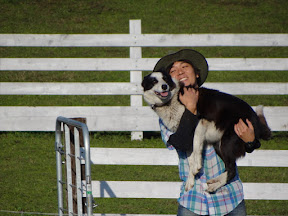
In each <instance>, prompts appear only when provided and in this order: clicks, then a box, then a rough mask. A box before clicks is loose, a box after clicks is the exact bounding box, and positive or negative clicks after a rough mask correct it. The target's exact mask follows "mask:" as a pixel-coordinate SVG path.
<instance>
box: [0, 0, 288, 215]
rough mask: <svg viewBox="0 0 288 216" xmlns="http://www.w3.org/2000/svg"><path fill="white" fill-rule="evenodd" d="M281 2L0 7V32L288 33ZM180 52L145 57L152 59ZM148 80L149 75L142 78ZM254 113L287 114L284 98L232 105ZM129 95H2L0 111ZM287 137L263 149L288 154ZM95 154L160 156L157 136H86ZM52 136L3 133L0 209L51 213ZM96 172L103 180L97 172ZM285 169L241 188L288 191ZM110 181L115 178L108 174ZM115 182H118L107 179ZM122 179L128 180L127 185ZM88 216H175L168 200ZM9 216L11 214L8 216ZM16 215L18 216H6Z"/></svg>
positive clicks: (215, 53)
mask: <svg viewBox="0 0 288 216" xmlns="http://www.w3.org/2000/svg"><path fill="white" fill-rule="evenodd" d="M286 5H287V2H286V0H267V1H263V0H221V1H214V0H205V1H196V0H183V1H176V0H157V1H154V0H133V1H132V0H109V1H106V0H99V1H93V0H78V1H76V0H62V1H58V0H21V1H20V0H0V11H1V15H0V33H31V34H34V33H44V34H45V33H48V34H71V33H75V34H86V33H87V34H97V33H102V34H106V33H125V34H127V33H129V19H141V22H142V24H141V26H142V32H143V33H173V34H176V33H185V34H187V33H189V34H191V33H288V21H287V20H288V19H287V14H288V8H287V6H286ZM179 49H180V47H168V48H151V47H146V48H143V52H142V55H143V57H144V58H159V57H161V56H163V55H165V54H167V53H169V52H173V51H177V50H179ZM197 50H199V51H200V52H201V53H203V54H204V55H205V56H206V57H208V58H219V57H225V58H226V57H227V58H228V57H234V58H243V57H244V58H286V57H287V55H288V49H287V47H197ZM11 57H17V58H45V57H57V58H77V57H81V58H94V57H95V58H97V57H112V58H114V57H120V58H128V57H129V48H121V47H119V48H118V47H114V48H106V47H105V48H90V47H78V48H65V47H62V48H57V47H44V48H43V47H0V58H11ZM144 74H146V73H144ZM128 81H129V72H119V71H109V72H102V71H100V72H98V71H84V72H81V71H73V72H71V71H0V82H128ZM267 81H268V82H287V81H288V74H287V71H283V72H278V71H259V72H238V71H234V72H228V71H220V72H211V73H210V74H209V77H208V82H267ZM239 97H241V98H242V99H244V100H246V101H247V102H248V103H249V104H251V105H258V104H264V105H265V106H287V105H288V98H287V95H283V96H280V95H272V96H253V95H252V96H239ZM129 103H130V102H129V97H128V96H121V97H120V96H43V95H42V96H40V95H36V96H33V95H24V96H17V95H9V96H4V95H0V106H111V105H113V106H120V105H121V106H127V105H129ZM287 136H288V133H287V132H278V133H273V139H272V140H270V141H268V142H262V147H261V149H283V150H287V149H288V141H287V140H288V137H287ZM90 140H91V145H92V146H94V147H95V146H97V147H133V148H137V147H138V148H143V147H149V148H153V147H156V148H164V145H163V143H162V141H161V139H160V134H159V133H145V138H144V140H143V141H142V142H140V141H131V140H130V134H129V133H122V132H113V133H109V132H97V133H91V139H90ZM54 142H55V141H54V133H34V132H30V133H29V132H4V133H0V144H1V151H0V167H1V172H0V191H1V192H0V210H10V211H28V212H33V211H37V212H54V213H55V212H57V187H56V165H55V153H54ZM100 171H101V172H100ZM287 171H288V170H287V168H251V167H240V168H239V172H240V177H241V179H242V180H243V181H244V182H247V181H249V182H285V183H287V179H288V176H287V173H288V172H287ZM92 172H93V179H98V180H120V179H121V180H129V179H130V180H135V181H137V180H138V181H139V180H141V181H142V180H143V181H148V180H149V181H152V180H153V181H163V180H169V181H178V170H177V167H176V166H167V167H166V166H163V167H162V166H138V167H137V169H136V167H135V166H98V165H96V166H93V168H92ZM110 173H113V174H110ZM115 173H117V175H114V174H115ZM127 176H128V177H129V178H128V177H127ZM96 203H97V204H99V206H98V208H97V209H96V210H95V212H101V213H104V212H105V213H146V214H161V213H162V214H175V212H176V211H177V203H176V200H174V199H172V200H171V199H119V198H117V199H106V198H105V199H96ZM246 205H247V211H248V214H250V215H253V214H254V215H287V212H288V202H287V201H254V200H248V201H246ZM0 214H2V213H0ZM6 215H9V214H6ZM11 215H15V214H11Z"/></svg>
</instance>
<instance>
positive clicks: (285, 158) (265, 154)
mask: <svg viewBox="0 0 288 216" xmlns="http://www.w3.org/2000/svg"><path fill="white" fill-rule="evenodd" d="M95 141H96V143H97V140H95ZM287 142H288V141H287ZM287 144H288V143H287ZM163 146H164V144H163ZM90 151H91V162H92V163H93V164H105V165H166V166H167V165H172V166H176V165H178V162H179V159H178V156H177V153H176V151H173V150H168V149H166V148H163V149H162V148H91V149H90ZM237 165H238V166H250V167H288V150H255V151H254V152H253V153H251V154H248V153H247V154H246V156H245V157H244V158H241V159H239V160H238V161H237Z"/></svg>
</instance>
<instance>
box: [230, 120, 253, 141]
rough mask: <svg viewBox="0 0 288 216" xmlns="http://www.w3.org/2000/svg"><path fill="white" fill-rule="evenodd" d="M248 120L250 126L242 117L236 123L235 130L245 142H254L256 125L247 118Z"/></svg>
mask: <svg viewBox="0 0 288 216" xmlns="http://www.w3.org/2000/svg"><path fill="white" fill-rule="evenodd" d="M246 122H247V124H248V126H247V125H246V124H245V123H244V122H243V120H242V119H240V120H239V122H238V123H237V124H235V125H234V131H235V133H236V134H237V135H238V136H239V137H240V138H241V139H242V140H243V141H244V142H245V143H247V142H253V141H254V140H255V133H254V127H253V125H252V123H251V122H250V121H249V120H248V119H246Z"/></svg>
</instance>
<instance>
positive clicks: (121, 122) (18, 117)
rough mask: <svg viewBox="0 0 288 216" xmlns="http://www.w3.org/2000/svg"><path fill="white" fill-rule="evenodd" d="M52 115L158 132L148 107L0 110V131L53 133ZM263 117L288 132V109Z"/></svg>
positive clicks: (95, 125) (98, 126) (101, 126)
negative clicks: (82, 117)
mask: <svg viewBox="0 0 288 216" xmlns="http://www.w3.org/2000/svg"><path fill="white" fill-rule="evenodd" d="M254 109H255V107H254ZM55 113H56V114H58V115H62V116H67V117H71V118H72V117H79V116H84V115H85V117H86V118H87V125H88V127H89V129H90V131H159V130H160V129H159V123H158V117H157V115H156V114H155V113H154V112H153V111H152V110H151V108H150V107H148V106H146V107H129V106H126V107H125V106H122V107H120V106H115V107H105V106H97V107H94V106H90V107H85V106H75V107H71V106H69V107H68V106H54V107H47V106H43V107H25V106H24V107H22V106H21V107H17V106H0V119H1V124H0V131H13V130H16V131H53V130H54V121H55ZM264 114H265V117H266V119H267V122H268V125H269V127H270V128H271V129H272V130H273V131H288V107H276V106H273V107H264ZM28 121H29V124H27V122H28ZM42 122H45V124H43V123H42Z"/></svg>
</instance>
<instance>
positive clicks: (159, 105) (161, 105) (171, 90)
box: [142, 72, 271, 192]
mask: <svg viewBox="0 0 288 216" xmlns="http://www.w3.org/2000/svg"><path fill="white" fill-rule="evenodd" d="M142 87H143V88H144V100H145V101H146V102H147V103H148V104H149V105H150V106H151V108H152V109H153V110H154V111H155V112H156V113H157V114H158V116H159V117H160V118H161V119H162V121H163V123H164V125H165V126H166V127H167V128H168V129H169V130H171V131H172V132H176V130H177V128H178V126H179V122H180V119H181V117H182V114H183V113H184V111H185V107H184V105H183V104H181V102H180V101H179V93H181V89H182V90H183V87H182V86H180V83H179V81H177V80H175V79H173V78H171V76H169V75H166V74H164V73H162V72H153V73H151V74H149V75H147V76H145V77H144V79H143V81H142ZM198 90H199V99H198V103H197V112H198V114H197V115H198V118H199V123H198V125H197V127H196V129H195V133H194V139H193V151H192V153H191V154H190V155H189V154H188V155H189V156H188V162H189V167H190V168H189V169H190V172H189V177H188V179H187V182H186V185H185V189H186V191H187V190H189V189H191V188H192V187H193V186H194V176H195V175H196V174H197V173H198V172H199V171H200V169H201V168H202V150H203V146H204V143H208V144H212V145H213V146H214V148H215V151H216V153H217V154H218V155H219V156H220V157H221V159H222V160H223V161H224V163H225V172H224V173H222V174H221V175H220V176H219V177H217V178H215V179H211V180H209V181H207V184H208V187H207V191H209V192H213V191H216V190H217V189H218V188H220V187H222V186H223V185H225V184H226V183H227V182H229V181H230V180H232V179H233V178H234V177H235V175H236V160H237V159H238V158H240V157H244V156H245V143H244V142H243V141H242V140H241V139H240V138H239V137H238V136H237V134H236V133H235V132H234V125H235V124H236V123H237V122H238V121H239V119H240V118H241V119H242V120H243V121H244V122H245V121H246V119H249V121H251V123H252V125H253V127H254V132H255V138H256V139H264V140H268V139H269V138H270V136H271V131H270V129H269V127H268V125H267V122H266V119H265V117H264V115H263V107H262V106H258V107H257V109H256V112H257V114H256V113H255V112H254V111H253V109H252V108H251V107H250V106H249V105H248V104H247V103H246V102H244V101H243V100H241V99H239V98H237V97H235V96H232V95H229V94H226V93H223V92H220V91H217V90H213V89H207V88H204V87H201V88H199V89H198ZM182 92H183V91H182ZM257 147H258V148H259V147H260V146H257Z"/></svg>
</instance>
